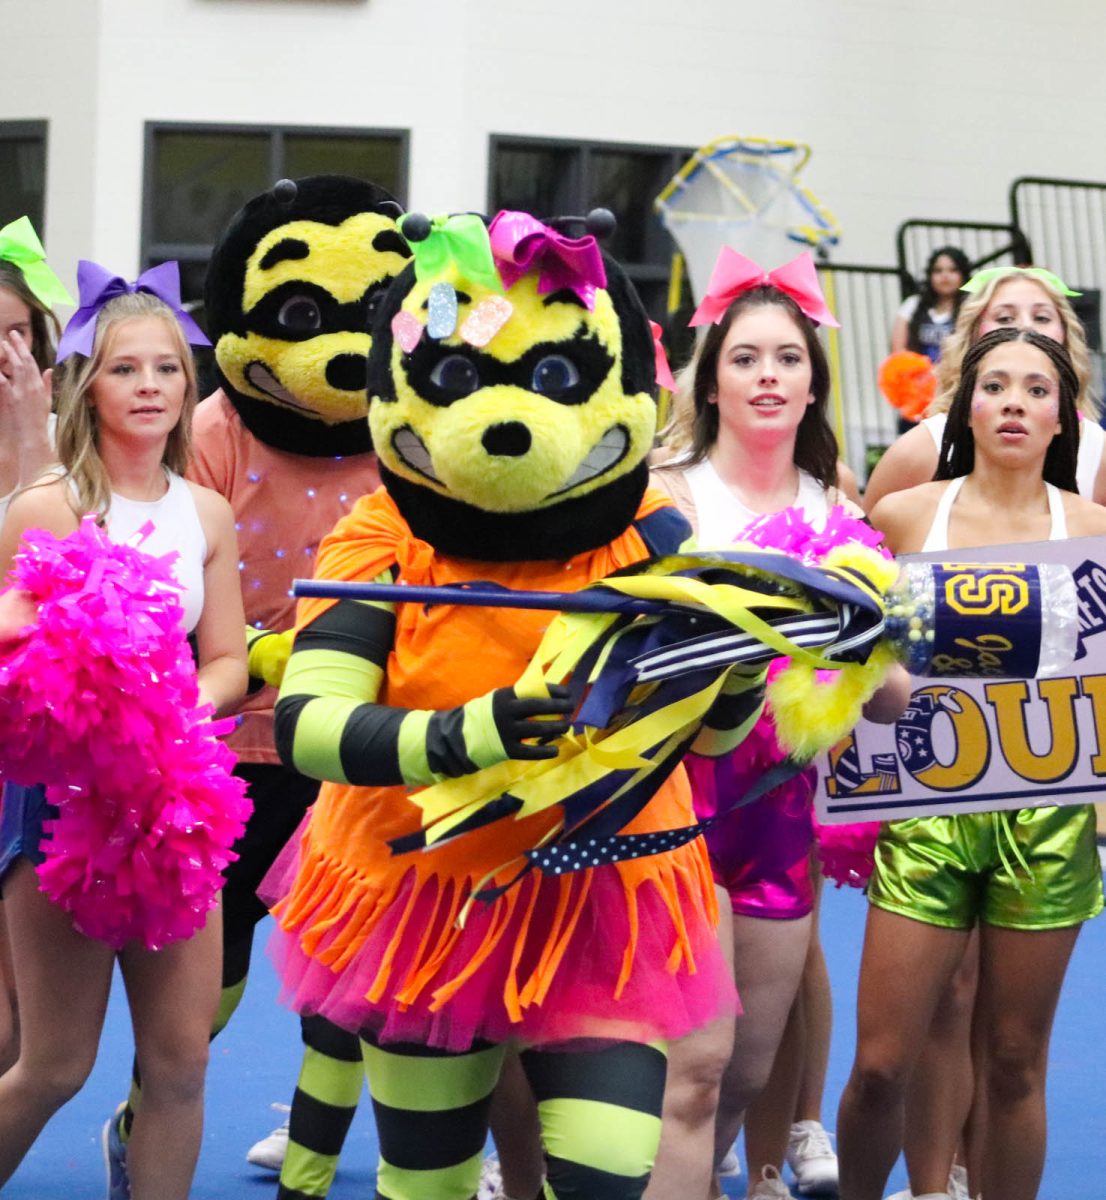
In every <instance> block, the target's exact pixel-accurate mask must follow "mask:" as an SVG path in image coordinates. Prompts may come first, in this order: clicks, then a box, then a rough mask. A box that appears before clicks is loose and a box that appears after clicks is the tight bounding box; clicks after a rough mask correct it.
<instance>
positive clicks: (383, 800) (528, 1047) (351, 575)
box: [265, 213, 748, 1200]
mask: <svg viewBox="0 0 1106 1200" xmlns="http://www.w3.org/2000/svg"><path fill="white" fill-rule="evenodd" d="M603 215H604V216H605V217H606V221H607V224H608V225H609V224H610V223H611V218H610V214H603ZM597 216H598V215H597V214H592V217H589V218H588V220H589V222H592V224H593V225H594V224H595V222H596V219H597ZM600 223H602V222H600ZM582 225H583V223H582V222H581V221H580V220H578V219H577V220H576V221H575V222H572V221H569V220H565V221H560V222H554V223H553V225H546V224H542V223H541V222H539V221H537V220H536V219H534V218H533V217H530V216H529V215H527V214H524V213H500V214H499V215H498V216H497V217H496V219H495V220H494V221H493V222H492V224H491V228H490V229H488V228H486V227H485V225H484V224H483V222H482V221H481V220H480V218H477V217H474V216H472V215H466V216H459V217H451V218H448V219H445V218H438V219H435V220H433V221H429V220H427V218H425V217H422V216H420V215H417V214H412V215H410V216H408V217H407V218H405V219H404V222H403V232H404V233H405V235H406V236H407V238H408V241H409V242H410V243H411V246H412V250H413V252H414V255H415V262H414V263H413V264H411V265H410V266H409V267H408V268H407V269H406V270H405V271H404V272H403V273H402V274H401V275H400V276H399V278H398V279H397V280H396V281H395V282H394V283H393V285H392V286H391V288H390V289H389V291H388V293H387V296H386V297H385V299H384V301H383V304H382V306H381V309H380V312H379V314H378V317H377V321H376V324H375V327H374V335H373V348H372V354H371V357H370V370H369V377H370V392H371V395H372V403H371V407H370V418H369V422H370V426H371V429H372V436H373V442H374V445H375V446H376V449H377V453H378V455H379V456H380V462H381V476H382V479H383V481H384V485H385V486H384V487H383V488H381V489H380V490H379V491H377V492H375V493H374V494H372V495H366V496H363V497H361V498H360V499H359V500H358V502H357V504H356V505H355V506H354V509H353V511H352V513H350V515H349V516H348V517H346V518H344V519H343V520H342V521H341V522H339V524H338V526H337V527H336V528H335V529H334V531H333V532H332V533H331V534H330V536H329V537H328V538H327V539H326V540H325V541H324V542H323V545H322V547H321V548H320V551H319V555H318V559H317V562H316V577H317V578H322V579H328V580H348V581H363V582H371V581H378V582H389V581H393V582H394V581H403V582H405V583H409V584H432V585H436V584H454V585H456V584H461V585H464V584H467V583H470V582H472V581H491V582H493V583H497V584H501V585H506V586H509V587H512V588H525V589H543V590H550V589H554V590H561V591H574V590H577V589H579V588H581V587H583V586H584V585H586V584H588V583H590V582H592V581H594V580H596V579H599V578H601V577H603V576H608V575H610V574H611V573H612V572H615V571H618V570H619V569H620V568H624V567H627V566H629V565H630V564H633V563H635V562H640V561H642V560H644V559H646V558H648V557H650V556H652V555H658V554H667V553H672V552H674V551H676V550H677V548H678V547H679V546H680V545H681V543H682V542H684V540H685V539H686V538H687V536H688V534H689V530H688V527H687V525H686V522H685V521H684V519H683V518H682V517H681V516H680V515H679V514H678V513H677V512H676V510H675V509H674V508H672V507H670V506H669V502H668V500H667V498H665V497H664V496H662V495H661V494H660V493H659V492H655V491H652V490H650V489H649V488H648V487H647V479H648V469H647V466H646V455H647V453H648V451H649V449H650V447H651V446H652V444H653V438H654V430H655V422H656V403H655V399H654V387H655V382H654V380H655V363H656V359H655V347H654V341H653V336H652V333H651V331H650V326H649V322H648V319H647V318H646V315H645V312H644V310H643V309H642V307H641V303H640V301H639V300H638V298H637V296H636V294H635V293H634V291H633V289H632V287H631V285H630V283H629V282H628V280H627V278H626V276H625V275H624V274H623V272H622V271H621V270H620V269H619V267H618V266H617V265H616V264H615V263H614V262H612V261H611V260H610V259H609V258H607V257H606V256H604V255H603V254H602V252H601V251H600V249H599V247H598V245H597V243H596V240H595V237H594V236H592V233H591V232H589V231H587V230H586V229H585V228H583V227H582ZM551 616H552V614H551V613H549V612H548V611H522V610H518V609H503V608H500V609H496V608H479V607H460V606H450V605H439V606H429V605H424V604H416V603H404V604H395V603H392V602H384V601H364V600H358V599H345V600H339V601H334V600H319V599H316V600H305V601H302V602H301V605H300V608H299V611H298V614H297V635H296V639H295V645H294V648H293V651H292V654H291V658H290V660H289V662H288V667H287V672H286V674H285V676H284V682H283V685H282V688H281V693H280V699H279V702H278V704H277V713H276V730H277V746H278V748H279V750H280V752H281V755H282V756H283V758H284V759H285V761H286V762H289V763H292V764H294V766H295V768H296V769H297V770H298V771H300V772H302V773H303V774H305V775H310V776H312V777H314V778H316V779H321V780H324V781H325V782H324V784H323V786H322V788H321V790H320V793H319V799H318V802H317V803H316V805H315V806H314V808H313V810H312V812H311V814H310V815H309V817H308V818H307V820H306V821H305V823H304V829H303V831H302V833H301V835H300V837H298V838H297V839H295V840H294V841H293V842H292V843H291V844H290V845H289V847H288V849H287V851H286V852H285V854H284V855H282V858H281V860H280V862H278V864H277V867H275V868H274V871H273V872H272V875H271V876H270V880H269V881H268V882H267V884H266V888H265V891H266V894H268V895H271V897H272V898H273V900H274V912H275V914H276V916H277V919H278V922H279V926H280V931H279V932H278V935H277V936H278V949H279V955H278V957H279V960H280V964H281V971H282V974H283V978H284V984H285V990H286V993H288V994H290V995H291V997H292V1000H293V1003H294V1005H295V1006H296V1007H297V1008H298V1009H299V1010H300V1011H301V1012H303V1013H311V1014H321V1015H322V1016H325V1017H327V1018H329V1019H330V1020H331V1021H333V1022H335V1023H336V1024H338V1025H340V1026H342V1027H343V1028H345V1029H349V1030H356V1031H358V1032H359V1033H360V1035H361V1038H362V1049H363V1053H364V1057H365V1063H366V1070H367V1075H368V1081H369V1089H370V1092H371V1094H372V1097H373V1101H374V1105H375V1110H376V1119H377V1125H378V1129H379V1134H380V1143H381V1165H380V1170H379V1176H378V1191H377V1196H378V1197H380V1198H382V1200H383V1198H387V1200H425V1198H426V1197H429V1196H434V1197H440V1198H443V1200H467V1198H470V1197H473V1196H474V1195H475V1193H476V1190H477V1182H478V1178H479V1174H480V1165H481V1157H482V1150H483V1146H484V1140H485V1136H486V1132H487V1117H488V1102H489V1097H490V1096H491V1093H492V1090H493V1088H494V1086H495V1083H496V1079H497V1075H498V1073H499V1070H500V1066H501V1063H502V1060H503V1056H504V1053H505V1051H506V1048H507V1046H508V1045H511V1044H514V1045H516V1046H517V1047H519V1048H521V1061H522V1063H523V1067H524V1070H525V1072H526V1075H527V1077H528V1079H529V1082H530V1085H531V1088H532V1089H533V1092H534V1094H535V1097H536V1098H537V1101H538V1107H539V1111H540V1116H541V1121H542V1126H543V1142H544V1149H545V1155H546V1161H547V1171H548V1183H547V1188H546V1195H547V1196H552V1197H560V1198H561V1200H564V1198H566V1197H584V1196H586V1197H589V1200H631V1198H634V1197H640V1196H641V1195H642V1192H643V1190H644V1188H645V1186H646V1183H647V1181H648V1178H649V1172H650V1169H651V1165H652V1161H653V1158H654V1154H655V1152H656V1148H657V1143H658V1138H659V1136H660V1113H661V1098H662V1092H663V1089H664V1078H665V1043H666V1042H667V1041H668V1040H670V1039H673V1038H678V1037H680V1036H681V1035H683V1034H685V1033H687V1032H688V1031H689V1030H691V1029H694V1028H696V1027H698V1026H700V1025H702V1024H705V1023H706V1022H707V1021H709V1020H710V1019H712V1018H713V1017H715V1016H717V1015H719V1014H720V1013H721V1012H725V1011H731V1012H732V1011H733V1008H734V1003H735V998H734V995H733V987H732V983H731V982H730V981H729V977H728V974H727V971H726V969H725V965H724V963H723V962H722V960H721V957H720V953H719V950H718V946H717V939H716V937H715V928H714V926H715V922H716V919H717V910H716V906H715V899H714V891H713V888H712V884H711V874H710V869H709V867H708V864H707V859H706V854H705V851H704V848H703V844H702V839H696V840H695V841H693V842H691V843H689V844H686V845H683V846H681V847H679V848H678V849H674V850H670V851H667V852H664V853H658V854H655V855H652V856H649V857H641V858H637V859H634V860H632V861H616V862H607V863H604V864H603V865H598V866H589V867H588V868H587V869H584V870H576V871H572V872H571V873H566V874H564V875H563V876H559V877H558V875H557V874H555V873H553V872H548V873H541V872H537V871H531V872H528V873H522V874H521V877H520V872H519V863H520V861H521V857H520V856H521V855H522V854H523V852H524V851H525V850H526V849H528V848H531V847H534V846H538V845H541V844H542V843H543V841H546V840H548V838H549V837H550V836H551V835H552V831H553V830H554V827H555V825H556V822H557V819H558V818H557V817H556V816H555V815H554V814H553V813H551V811H550V810H545V811H542V812H538V813H535V814H530V815H527V814H526V813H524V812H520V813H517V814H516V815H515V816H514V817H513V818H512V819H510V820H504V821H499V822H496V823H495V824H492V825H489V826H484V827H482V828H478V829H474V830H471V831H470V832H468V833H466V834H465V836H462V837H457V838H454V839H450V840H446V841H444V842H442V843H440V844H436V845H433V846H430V847H428V848H424V849H421V850H418V851H416V852H413V853H399V852H395V849H396V846H397V845H402V844H403V842H404V840H405V839H406V840H407V841H408V842H412V840H413V842H414V843H417V842H418V841H419V838H420V831H421V828H422V823H423V822H422V817H423V814H422V812H421V810H420V807H419V803H418V800H419V791H420V789H425V788H427V787H428V786H430V785H434V784H435V783H437V782H439V781H442V780H450V779H457V778H458V777H465V776H468V775H470V774H471V773H474V772H477V771H478V770H481V769H485V768H490V767H494V765H495V764H499V763H504V762H505V761H506V760H509V759H516V760H517V759H534V760H536V759H541V758H547V757H550V756H554V755H556V754H557V750H556V749H555V748H554V747H553V746H551V745H549V744H548V743H549V742H550V741H551V740H553V739H555V738H558V737H560V736H562V735H564V734H565V733H566V731H567V730H568V728H569V720H568V718H569V715H570V714H569V707H570V701H569V700H568V699H567V698H566V690H565V689H564V688H561V687H558V686H556V685H554V686H553V687H551V688H550V689H549V690H548V691H546V690H545V689H543V690H542V694H541V695H540V696H533V695H531V694H527V689H526V688H523V687H518V688H517V689H516V686H515V685H516V683H517V681H518V680H519V679H520V677H521V676H522V675H523V673H524V671H525V669H526V667H527V664H528V662H529V660H530V658H531V656H532V655H533V654H534V652H535V649H536V648H537V646H538V643H539V641H540V639H541V637H542V632H543V629H544V628H545V626H546V625H548V623H549V621H550V619H551ZM714 715H715V714H713V713H712V719H713V718H714ZM747 715H748V714H747V713H744V714H743V715H742V719H744V718H745V717H747ZM713 723H714V724H718V722H717V721H716V720H715V721H714V722H713ZM724 741H725V739H724V738H722V737H719V738H718V739H717V745H718V750H719V752H721V751H722V750H723V749H724V748H725V747H724V744H723V743H724ZM505 798H506V797H505ZM508 799H509V798H508ZM691 819H692V818H691V801H690V795H689V790H688V785H687V781H686V777H685V775H684V772H683V768H682V767H679V766H678V767H676V769H675V770H674V772H673V773H672V774H671V775H670V776H669V777H668V778H667V779H666V780H665V781H664V782H663V783H661V784H659V785H657V790H656V791H655V793H654V794H653V795H652V797H651V799H649V801H648V803H647V804H645V805H644V807H643V808H642V811H641V812H640V813H639V815H638V816H637V817H635V818H634V819H633V821H632V823H631V824H630V825H629V826H627V828H628V829H629V830H630V831H631V832H642V833H649V832H651V831H660V830H668V829H675V828H678V827H682V826H686V825H688V824H689V823H690V821H691ZM489 889H490V891H488V890H489ZM501 889H502V890H501ZM481 891H488V894H490V895H493V897H494V898H492V899H490V900H486V899H482V898H479V897H477V896H476V893H477V892H481Z"/></svg>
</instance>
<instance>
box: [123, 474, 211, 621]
mask: <svg viewBox="0 0 1106 1200" xmlns="http://www.w3.org/2000/svg"><path fill="white" fill-rule="evenodd" d="M165 474H166V475H167V476H168V479H169V489H168V491H166V493H165V495H164V496H162V497H161V499H160V500H128V499H127V498H126V497H125V496H120V495H118V494H117V493H116V492H112V494H111V508H109V509H108V519H107V529H108V533H109V534H110V535H111V540H112V541H113V542H127V541H130V540H131V539H132V538H133V536H134V535H135V534H136V533H137V532H138V530H140V529H141V528H142V526H143V525H145V524H146V522H147V521H150V522H152V523H153V530H152V531H151V533H150V535H149V537H147V538H145V539H144V540H143V541H141V542H138V543H136V544H137V545H138V546H139V548H140V549H141V550H144V551H145V552H146V553H147V554H153V555H157V556H160V555H162V554H168V553H170V552H171V551H173V550H176V551H177V559H176V561H175V562H174V563H173V575H174V576H175V577H176V580H177V582H178V583H179V584H180V585H181V587H182V588H183V589H184V590H183V591H182V592H181V603H182V604H183V605H184V628H185V631H186V632H187V633H191V632H192V630H193V629H195V628H196V625H197V624H198V622H199V620H200V614H201V613H202V612H203V608H204V563H205V562H206V561H207V538H206V537H205V536H204V530H203V526H202V525H201V524H200V514H199V513H198V512H197V511H196V501H195V498H194V497H193V495H192V489H191V488H190V487H189V486H188V484H187V483H185V481H184V480H183V479H182V478H181V476H180V475H174V474H173V473H172V472H171V471H166V472H165ZM132 544H135V543H132Z"/></svg>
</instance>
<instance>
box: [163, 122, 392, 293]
mask: <svg viewBox="0 0 1106 1200" xmlns="http://www.w3.org/2000/svg"><path fill="white" fill-rule="evenodd" d="M408 140H409V139H408V134H407V132H406V131H405V130H394V129H388V130H380V129H323V128H295V127H275V126H258V125H178V124H163V123H152V122H151V123H148V124H147V125H146V156H145V179H144V188H143V194H144V203H143V213H142V261H143V265H144V266H147V267H148V266H152V265H154V264H155V263H159V262H164V261H165V260H166V259H168V258H175V259H178V260H179V262H180V264H181V291H182V294H183V296H184V299H185V300H186V301H198V300H199V299H200V298H201V297H202V296H203V284H204V274H205V273H206V271H207V260H208V258H209V256H210V254H211V247H212V245H213V244H214V242H215V240H216V238H217V237H218V236H219V234H220V233H221V232H222V231H223V229H224V228H225V227H226V224H227V222H228V221H229V220H230V218H231V217H232V216H233V215H234V214H235V213H236V212H237V211H238V209H239V208H241V207H242V205H243V204H244V203H245V202H246V201H247V200H248V199H249V198H250V197H251V196H256V195H257V194H258V193H260V192H263V191H264V190H265V189H266V188H267V187H271V186H272V184H273V183H275V182H276V181H277V180H278V179H282V178H290V179H295V178H297V177H301V176H304V175H322V174H328V175H351V176H354V177H356V178H359V179H368V180H371V181H372V182H373V183H378V184H379V185H380V186H381V187H384V188H387V189H388V191H390V192H391V193H392V194H393V195H394V196H395V197H396V198H397V199H398V200H400V201H401V202H403V201H404V200H405V197H406V191H407V153H408Z"/></svg>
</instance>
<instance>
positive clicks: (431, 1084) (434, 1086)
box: [361, 1042, 505, 1200]
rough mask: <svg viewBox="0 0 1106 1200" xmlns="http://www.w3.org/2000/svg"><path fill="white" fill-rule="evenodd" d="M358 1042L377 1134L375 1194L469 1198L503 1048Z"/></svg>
mask: <svg viewBox="0 0 1106 1200" xmlns="http://www.w3.org/2000/svg"><path fill="white" fill-rule="evenodd" d="M361 1048H362V1052H363V1054H364V1057H365V1073H366V1075H367V1076H368V1080H369V1091H370V1093H371V1094H372V1100H373V1110H374V1112H375V1113H376V1128H377V1134H378V1135H379V1138H380V1165H379V1167H378V1170H377V1191H376V1200H474V1197H475V1195H476V1189H477V1187H478V1186H479V1183H480V1165H481V1163H482V1162H483V1159H484V1142H485V1140H486V1138H487V1135H488V1109H489V1107H490V1105H491V1096H492V1092H493V1091H494V1089H495V1084H496V1080H497V1079H498V1078H499V1070H500V1067H501V1066H502V1063H503V1055H504V1053H505V1050H504V1048H503V1047H502V1046H480V1047H478V1048H475V1049H473V1050H470V1051H468V1052H467V1053H464V1054H443V1053H442V1052H441V1051H437V1050H429V1049H427V1048H426V1047H424V1046H411V1045H405V1044H400V1043H392V1044H389V1045H388V1047H387V1049H383V1048H381V1047H380V1046H374V1045H370V1044H369V1043H368V1042H362V1044H361Z"/></svg>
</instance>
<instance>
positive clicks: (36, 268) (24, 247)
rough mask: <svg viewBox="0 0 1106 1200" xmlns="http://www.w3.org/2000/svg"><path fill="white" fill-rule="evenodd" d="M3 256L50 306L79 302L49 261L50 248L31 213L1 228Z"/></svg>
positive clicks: (0, 250)
mask: <svg viewBox="0 0 1106 1200" xmlns="http://www.w3.org/2000/svg"><path fill="white" fill-rule="evenodd" d="M0 259H3V260H4V261H5V262H10V263H11V264H12V266H14V267H18V268H19V270H20V271H21V272H22V275H23V278H24V279H25V280H26V281H27V286H28V287H29V288H30V289H31V291H32V292H33V293H34V295H35V296H36V297H37V298H38V299H39V300H41V301H42V303H43V304H45V305H46V306H47V308H52V307H53V306H54V305H55V304H75V303H76V301H75V300H74V299H73V297H72V296H71V295H70V294H69V293H68V292H67V291H66V290H65V284H63V283H62V281H61V280H60V279H59V278H58V277H57V276H56V275H55V274H54V272H53V271H51V270H50V268H49V267H48V266H47V265H46V251H45V250H43V248H42V243H41V242H40V241H39V240H38V234H37V233H35V228H34V226H33V225H32V224H31V222H30V218H29V217H20V218H19V219H18V220H15V221H12V222H11V223H10V224H9V225H5V226H4V228H3V229H0Z"/></svg>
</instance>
